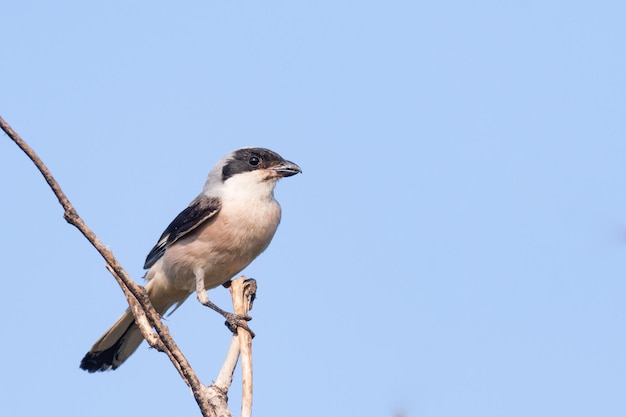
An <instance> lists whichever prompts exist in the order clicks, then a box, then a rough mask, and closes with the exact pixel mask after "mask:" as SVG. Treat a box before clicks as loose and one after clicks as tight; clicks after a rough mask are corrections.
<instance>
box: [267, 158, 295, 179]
mask: <svg viewBox="0 0 626 417" xmlns="http://www.w3.org/2000/svg"><path fill="white" fill-rule="evenodd" d="M270 169H271V170H272V171H274V172H276V175H277V176H279V177H291V176H292V175H296V174H299V173H301V172H302V169H301V168H300V167H299V166H298V165H296V164H294V163H293V162H291V161H283V162H282V163H280V164H278V165H274V166H273V167H271V168H270Z"/></svg>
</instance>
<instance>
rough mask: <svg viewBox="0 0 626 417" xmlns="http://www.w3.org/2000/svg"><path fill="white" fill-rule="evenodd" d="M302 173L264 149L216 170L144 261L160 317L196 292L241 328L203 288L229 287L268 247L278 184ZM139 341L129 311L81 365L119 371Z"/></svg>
mask: <svg viewBox="0 0 626 417" xmlns="http://www.w3.org/2000/svg"><path fill="white" fill-rule="evenodd" d="M300 172H302V171H301V169H300V167H299V166H298V165H296V164H294V163H293V162H290V161H287V160H285V159H283V158H282V157H281V156H280V155H278V154H277V153H275V152H272V151H270V150H269V149H264V148H242V149H239V150H236V151H234V152H231V153H230V154H228V155H226V156H225V157H224V158H222V159H221V160H220V161H219V162H218V163H217V164H216V165H215V167H213V169H212V170H211V172H210V173H209V176H208V178H207V180H206V183H205V184H204V189H203V190H202V193H201V194H200V195H199V196H198V197H196V198H195V199H194V200H193V201H192V202H191V204H189V207H187V208H186V209H185V210H183V211H182V212H181V213H180V214H179V215H178V216H176V218H175V219H174V220H173V221H172V223H170V225H169V226H167V228H166V229H165V232H163V234H162V235H161V238H160V239H159V241H158V242H157V244H156V245H155V246H154V248H153V249H152V250H151V251H150V253H149V254H148V257H147V258H146V263H145V265H144V269H148V272H147V273H146V276H145V278H146V280H147V281H148V283H147V285H146V290H147V292H148V296H149V297H150V301H151V302H152V305H153V306H154V308H155V309H156V310H157V311H158V312H159V314H161V315H163V314H165V313H166V312H167V311H168V310H169V309H170V308H171V307H174V306H175V307H178V306H180V305H181V304H182V303H183V302H184V301H185V300H186V299H187V297H189V295H190V294H192V293H193V292H194V291H197V296H198V299H199V300H200V302H202V303H203V304H205V305H207V306H209V307H211V308H213V309H215V310H217V311H218V312H220V313H221V314H222V315H224V316H225V317H226V318H227V321H229V322H230V323H236V321H237V318H236V317H235V316H234V315H233V314H231V313H226V312H225V311H223V310H221V309H219V308H218V307H217V306H215V305H214V304H213V303H211V302H210V301H209V299H208V296H207V295H206V290H208V289H211V288H215V287H217V286H219V285H221V284H224V283H225V282H227V281H228V280H229V279H230V278H232V277H233V276H234V275H235V274H237V273H239V272H240V271H241V270H243V269H244V268H245V267H246V266H248V264H250V262H252V260H254V258H256V257H257V256H258V255H259V254H260V253H261V252H263V251H264V250H265V249H266V248H267V246H268V245H269V244H270V241H271V240H272V237H273V236H274V233H275V232H276V228H277V227H278V223H279V222H280V205H279V204H278V202H277V201H276V200H275V199H274V187H275V186H276V182H277V181H278V180H279V179H280V178H283V177H290V176H292V175H295V174H297V173H300ZM142 341H143V336H142V335H141V332H140V330H139V328H138V327H137V326H136V324H135V320H134V318H133V314H132V313H131V312H130V310H126V312H125V313H124V314H123V315H122V317H120V318H119V320H118V321H117V322H115V324H114V325H113V326H112V327H111V328H110V329H109V330H108V331H107V332H106V333H105V334H104V335H103V336H102V337H101V338H100V339H99V340H98V341H97V342H96V343H95V344H94V345H93V346H92V348H91V349H90V350H89V352H87V354H86V355H85V357H84V358H83V360H82V361H81V363H80V367H81V368H82V369H84V370H86V371H88V372H97V371H105V370H108V369H116V368H117V367H118V366H120V365H121V364H122V363H124V361H125V360H126V359H128V357H129V356H130V355H132V353H133V352H134V351H135V350H136V349H137V348H138V347H139V345H140V344H141V342H142Z"/></svg>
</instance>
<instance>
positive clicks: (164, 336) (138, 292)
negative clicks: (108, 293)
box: [0, 117, 226, 417]
mask: <svg viewBox="0 0 626 417" xmlns="http://www.w3.org/2000/svg"><path fill="white" fill-rule="evenodd" d="M0 128H2V130H4V132H5V133H6V134H7V135H8V136H9V137H10V138H11V139H12V140H13V142H15V144H16V145H17V146H18V147H19V148H20V149H21V150H22V151H24V153H25V154H26V155H27V156H28V157H29V158H30V159H31V161H33V163H34V164H35V166H36V167H37V169H38V170H39V172H41V174H42V175H43V177H44V179H45V180H46V182H47V183H48V185H49V186H50V188H51V189H52V192H53V193H54V195H55V196H56V197H57V199H58V200H59V203H60V204H61V206H62V207H63V210H64V216H63V217H64V218H65V220H66V221H67V222H68V223H70V224H71V225H73V226H75V227H76V228H77V229H78V230H79V231H80V232H81V233H82V234H83V236H85V238H87V240H88V241H89V242H90V243H91V244H92V245H93V246H94V248H96V250H97V251H98V252H99V253H100V255H101V256H102V257H103V258H104V260H105V262H106V264H107V269H108V270H109V271H110V272H111V273H112V274H113V276H114V277H115V279H116V280H117V282H118V283H119V285H120V287H121V288H122V291H124V294H125V295H126V298H127V300H128V303H129V305H130V307H131V309H132V311H133V315H134V316H135V322H136V323H137V326H138V327H139V328H140V329H141V333H142V335H143V336H144V338H145V339H146V340H147V341H148V343H150V345H151V346H152V347H154V348H156V349H158V350H159V351H163V352H165V353H166V354H167V356H168V357H169V358H170V360H171V361H172V363H173V364H174V366H175V367H176V369H177V370H178V372H179V374H180V375H181V377H182V378H183V380H184V381H185V383H186V384H187V385H188V386H189V387H190V388H191V390H192V392H193V395H194V398H195V399H196V402H197V403H198V406H199V407H200V411H201V412H202V415H203V416H205V417H208V416H218V415H220V416H221V415H224V414H218V412H217V411H216V409H215V408H212V405H213V404H215V403H216V398H215V397H213V398H208V397H207V391H206V389H205V387H204V386H203V385H202V384H201V383H200V380H199V379H198V377H197V376H196V374H195V372H194V371H193V369H192V368H191V366H190V365H189V363H188V362H187V359H186V358H185V356H184V355H183V354H182V352H181V351H180V349H179V348H178V346H177V345H176V343H175V342H174V340H173V339H172V337H171V336H170V333H169V329H168V328H167V326H165V325H164V324H163V323H162V322H161V317H160V316H159V314H158V313H157V312H156V310H155V309H154V308H153V307H152V304H151V303H150V300H149V298H148V296H147V294H146V292H145V289H144V288H143V287H142V286H140V285H138V284H136V283H135V282H134V281H133V280H132V279H131V278H130V277H129V276H128V274H127V273H126V271H125V270H124V269H123V268H122V266H121V265H120V264H119V262H118V261H117V259H116V258H115V257H114V256H113V252H111V251H110V250H108V249H107V248H106V247H105V246H104V244H103V243H102V242H101V241H100V239H98V237H97V236H96V235H95V234H94V233H93V232H92V231H91V229H90V228H89V227H87V225H86V224H85V223H84V222H83V220H82V219H81V218H80V217H79V216H78V213H77V212H76V210H75V209H74V207H73V206H72V204H71V203H70V201H69V199H68V198H67V196H66V195H65V193H64V192H63V191H62V190H61V187H60V186H59V184H58V183H57V181H56V180H55V179H54V177H53V176H52V174H51V173H50V170H49V169H48V168H47V167H46V165H45V164H44V163H43V161H42V160H41V159H40V158H39V157H38V156H37V154H36V153H35V151H34V150H33V149H32V148H31V147H30V146H29V145H28V144H27V143H26V142H25V141H24V140H23V139H22V138H21V137H20V136H19V135H18V134H17V133H16V132H15V131H14V130H13V129H12V128H11V126H9V124H8V123H6V122H5V121H4V119H3V118H2V117H0ZM146 323H147V324H148V325H146ZM151 328H154V330H155V331H154V332H153V331H152V330H151ZM217 398H219V399H220V401H225V395H223V396H217ZM224 404H226V402H224Z"/></svg>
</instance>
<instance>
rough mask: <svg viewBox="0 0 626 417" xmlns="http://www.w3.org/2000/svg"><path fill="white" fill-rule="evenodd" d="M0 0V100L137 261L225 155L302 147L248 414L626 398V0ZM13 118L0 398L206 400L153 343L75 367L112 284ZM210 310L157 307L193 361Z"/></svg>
mask: <svg viewBox="0 0 626 417" xmlns="http://www.w3.org/2000/svg"><path fill="white" fill-rule="evenodd" d="M5 3H6V4H4V5H3V6H2V12H1V14H2V23H1V24H0V38H1V39H2V47H1V49H2V52H1V54H0V61H1V62H2V65H0V85H1V91H0V114H1V115H2V117H4V118H5V119H6V120H7V121H8V122H9V123H10V124H11V125H12V126H13V128H14V129H16V130H17V131H18V132H19V133H20V134H21V135H22V136H23V137H24V139H26V140H27V141H28V142H29V143H30V144H31V145H32V146H33V147H34V148H35V150H36V151H37V152H38V153H39V155H40V156H41V157H42V158H43V159H44V161H45V162H46V163H47V164H48V166H49V167H50V169H51V170H52V172H53V173H54V175H55V176H56V178H57V179H58V181H59V182H60V183H61V185H62V187H63V188H64V190H65V192H66V193H67V194H68V196H69V197H70V199H71V201H72V202H73V203H74V205H75V206H76V208H77V210H78V213H79V214H80V215H81V216H82V217H83V218H84V220H85V221H86V222H87V223H88V224H89V225H90V227H92V228H93V230H94V231H95V232H96V233H97V234H98V235H99V237H100V238H101V239H102V240H103V241H104V242H105V244H107V245H108V246H109V247H110V248H111V249H112V250H113V251H114V253H115V254H116V255H117V257H118V258H119V260H120V261H121V262H122V264H123V265H124V266H125V267H126V268H127V270H128V271H129V273H130V274H132V276H133V277H136V279H137V280H140V279H141V277H142V275H143V270H142V265H143V261H144V259H145V256H146V254H147V252H148V251H149V250H150V248H151V247H152V246H153V245H154V243H155V242H156V240H157V239H158V237H159V235H160V234H161V232H162V231H163V229H164V228H165V227H166V226H167V224H168V223H169V222H170V221H171V220H172V219H173V218H174V216H176V215H177V214H178V213H179V212H180V211H181V210H182V209H183V208H185V207H186V205H187V204H188V203H189V202H190V201H191V200H192V199H193V198H194V197H195V196H196V195H197V194H198V193H199V192H200V190H201V187H202V185H203V183H204V179H205V177H206V174H207V173H208V171H209V169H210V168H211V167H212V166H213V164H214V163H215V162H216V161H217V160H218V159H220V158H221V157H222V156H223V155H224V154H226V153H227V152H229V151H231V150H233V149H236V148H239V147H242V146H249V145H255V146H264V147H268V148H271V149H273V150H275V151H277V152H279V153H280V154H282V155H283V156H284V157H285V158H287V159H290V160H293V161H294V162H296V163H298V164H299V165H300V166H301V167H302V168H303V171H304V173H303V174H302V175H299V176H296V177H293V178H288V179H286V180H283V181H281V182H280V183H279V184H278V187H277V190H276V196H277V199H278V200H279V201H280V202H281V204H282V206H283V221H282V224H281V226H280V228H279V230H278V233H277V235H276V237H275V238H274V241H273V243H272V245H271V246H270V247H269V249H268V250H267V251H266V252H265V253H264V254H263V255H262V256H261V257H260V258H258V259H257V260H256V261H255V262H254V263H253V264H252V265H250V266H249V267H248V268H247V269H246V270H245V274H246V275H248V276H252V277H254V278H256V279H257V280H258V283H259V292H258V301H257V303H256V304H255V308H254V310H253V311H252V315H253V317H254V320H253V321H252V322H251V326H252V328H253V329H254V330H255V332H256V334H257V337H256V339H255V341H254V346H253V349H254V365H255V374H254V376H255V397H254V415H256V416H274V417H280V416H298V417H308V416H320V415H327V416H365V417H370V416H371V417H374V416H375V417H380V416H394V415H397V414H403V415H405V416H408V417H410V416H432V417H439V416H442V417H443V416H446V417H447V416H477V417H488V416H494V417H502V416H508V417H514V416H520V417H527V416H570V417H571V416H624V415H626V395H625V394H624V392H625V390H626V333H625V326H626V302H625V301H626V122H625V116H626V75H625V74H626V24H625V23H624V22H626V3H624V2H622V1H612V2H611V1H599V2H580V1H517V2H514V1H478V2H454V1H439V2H429V3H427V2H417V1H412V2H409V1H405V2H403V1H384V2H383V1H378V2H374V1H359V2H337V1H303V2H300V1H282V2H277V1H269V2H268V1H255V2H232V1H227V2H224V1H219V2H217V1H211V0H209V1H206V0H205V1H189V2H186V1H184V2H176V3H173V2H168V3H165V2H152V1H151V2H148V1H134V2H121V1H108V2H100V3H99V4H96V3H95V2H60V3H59V2H43V1H39V2H37V1H19V2H16V1H14V2H5ZM2 136H3V138H2V140H0V175H1V176H2V180H1V182H0V184H1V190H2V197H1V199H2V204H0V213H1V214H2V216H1V220H0V222H1V223H0V227H1V229H2V239H0V263H1V264H2V272H1V281H0V282H1V283H2V285H1V289H0V326H1V327H0V334H1V337H2V342H1V343H0V358H1V359H2V370H1V371H0V386H1V387H2V388H1V389H0V415H3V416H35V415H44V414H45V415H48V416H154V417H156V416H173V415H178V416H189V415H198V414H199V413H198V411H197V406H196V404H195V402H194V400H193V398H192V396H191V395H190V392H189V390H188V388H187V387H186V386H185V385H184V384H183V382H182V381H181V379H180V378H179V377H178V375H177V373H176V371H175V370H174V368H173V367H172V365H171V364H170V362H169V361H168V360H167V358H166V356H164V355H163V354H160V353H158V352H156V351H153V350H150V349H148V348H147V347H146V345H145V344H144V345H143V346H142V347H141V348H140V349H139V350H138V351H137V353H135V355H134V356H133V357H131V359H130V360H129V361H128V362H127V363H125V364H124V365H123V366H122V367H121V368H120V369H118V370H117V371H115V372H108V373H104V374H95V375H91V374H87V373H85V372H83V371H81V370H80V369H79V368H78V364H79V362H80V359H81V358H82V356H83V355H84V353H85V352H86V351H87V350H88V349H89V347H90V346H91V345H92V343H93V342H94V341H95V340H96V339H97V338H98V337H99V336H100V335H101V334H102V333H103V332H104V331H105V330H106V329H107V328H108V327H109V325H110V324H112V323H113V322H114V321H115V320H116V319H117V317H118V316H119V315H120V314H121V312H122V311H123V310H124V309H125V299H124V296H123V295H122V292H121V291H120V290H119V288H118V287H117V284H116V283H115V281H114V280H113V278H112V277H111V276H110V275H109V273H108V272H107V271H106V270H105V267H104V263H103V261H102V259H101V258H100V257H99V256H98V255H97V253H96V252H95V250H94V249H93V248H92V247H91V246H90V245H89V244H88V243H87V241H86V240H85V239H84V238H83V237H82V236H81V235H80V234H79V233H78V231H77V230H76V229H74V228H73V227H71V226H69V225H67V224H66V223H65V222H64V220H63V218H62V211H61V209H60V206H58V203H57V202H56V200H55V198H54V197H53V195H52V193H51V192H50V190H49V189H48V187H47V185H46V184H45V182H44V181H43V179H42V178H41V176H40V174H39V173H38V172H37V171H36V170H35V168H34V167H33V165H32V164H31V162H30V161H29V160H27V159H26V157H25V156H24V155H23V154H22V153H21V152H20V151H19V150H18V149H17V147H16V146H15V145H14V144H13V143H12V142H11V141H10V140H9V139H8V138H6V136H4V135H2ZM210 295H211V297H212V299H213V300H215V301H217V302H218V303H219V304H221V305H223V306H228V307H229V306H230V305H229V302H230V300H229V298H228V295H227V291H226V290H224V289H217V290H214V291H212V292H211V294H210ZM222 321H223V320H222V319H221V318H219V317H217V315H216V314H214V313H212V312H210V311H207V310H206V309H205V308H202V307H200V306H199V305H198V303H197V302H195V300H194V299H190V300H189V301H188V302H187V303H186V304H185V305H184V306H183V307H181V308H180V309H179V310H178V311H177V312H176V313H175V314H174V315H172V316H171V317H170V318H169V319H168V322H167V323H168V325H169V326H170V330H171V331H172V333H173V335H174V336H175V338H176V340H177V342H178V343H179V345H180V347H181V348H182V350H183V352H184V353H185V355H186V356H187V357H188V359H189V360H190V362H191V363H192V365H193V366H194V368H195V369H196V370H197V372H198V373H199V375H200V377H201V379H202V380H203V381H204V382H206V383H210V382H211V380H212V379H214V378H215V377H216V376H217V370H218V369H219V366H220V365H221V362H222V360H223V357H224V354H225V352H226V350H227V347H228V342H229V338H230V337H229V334H228V331H227V329H226V328H225V327H224V326H223V325H222ZM238 382H239V381H237V382H236V383H238ZM238 393H239V390H238V389H234V390H233V392H232V394H231V398H232V401H231V403H232V405H233V410H234V412H235V414H238V411H239V410H238V404H239V402H238V400H237V398H238V396H239V394H238Z"/></svg>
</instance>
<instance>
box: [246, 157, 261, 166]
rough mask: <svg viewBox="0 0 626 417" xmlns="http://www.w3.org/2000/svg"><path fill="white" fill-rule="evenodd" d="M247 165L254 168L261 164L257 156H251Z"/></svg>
mask: <svg viewBox="0 0 626 417" xmlns="http://www.w3.org/2000/svg"><path fill="white" fill-rule="evenodd" d="M248 163H249V164H250V165H252V166H253V167H255V166H257V165H259V164H260V163H261V160H260V159H259V157H258V156H251V157H250V159H248Z"/></svg>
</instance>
